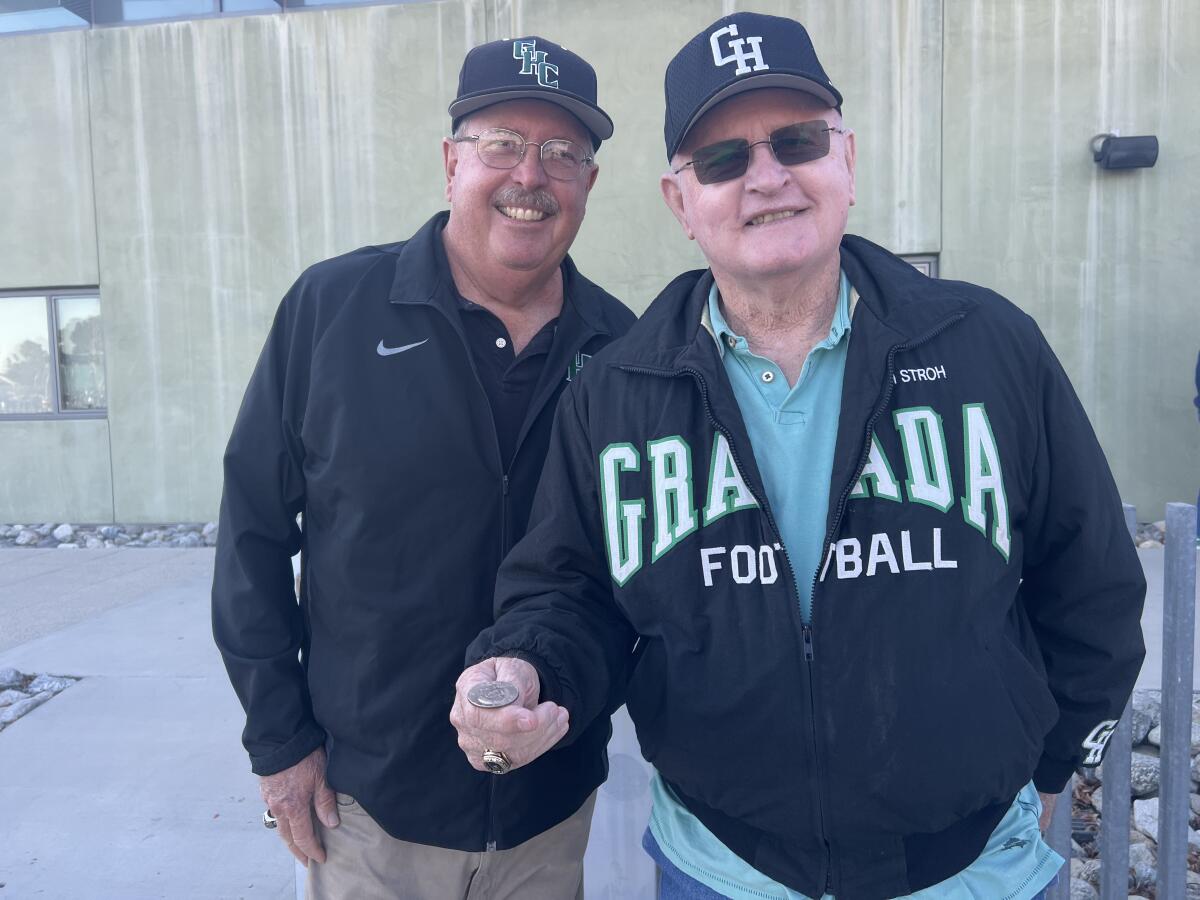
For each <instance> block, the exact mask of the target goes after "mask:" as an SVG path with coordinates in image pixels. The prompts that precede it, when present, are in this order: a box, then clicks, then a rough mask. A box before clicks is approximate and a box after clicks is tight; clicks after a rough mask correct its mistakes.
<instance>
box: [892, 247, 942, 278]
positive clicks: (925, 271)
mask: <svg viewBox="0 0 1200 900" xmlns="http://www.w3.org/2000/svg"><path fill="white" fill-rule="evenodd" d="M900 258H901V259H902V260H904V261H905V262H906V263H908V264H909V265H910V266H912V267H913V268H914V269H916V270H917V271H918V272H920V273H921V274H922V275H926V276H928V277H929V278H938V277H940V276H939V275H938V254H937V253H902V254H900Z"/></svg>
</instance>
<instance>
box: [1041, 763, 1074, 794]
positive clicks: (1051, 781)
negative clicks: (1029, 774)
mask: <svg viewBox="0 0 1200 900" xmlns="http://www.w3.org/2000/svg"><path fill="white" fill-rule="evenodd" d="M1074 772H1075V764H1074V763H1073V762H1071V761H1070V760H1064V759H1054V758H1053V757H1050V756H1043V757H1042V758H1041V759H1040V760H1038V764H1037V768H1036V769H1034V770H1033V786H1034V787H1035V788H1037V789H1038V792H1039V793H1042V794H1060V793H1062V789H1063V788H1065V787H1066V786H1067V782H1068V781H1069V780H1070V778H1071V775H1072V774H1074Z"/></svg>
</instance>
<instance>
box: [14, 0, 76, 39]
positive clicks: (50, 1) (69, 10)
mask: <svg viewBox="0 0 1200 900" xmlns="http://www.w3.org/2000/svg"><path fill="white" fill-rule="evenodd" d="M91 21H92V19H91V0H0V33H4V32H12V31H46V30H49V29H59V28H87V27H88V25H90V24H91Z"/></svg>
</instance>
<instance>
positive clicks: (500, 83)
mask: <svg viewBox="0 0 1200 900" xmlns="http://www.w3.org/2000/svg"><path fill="white" fill-rule="evenodd" d="M522 99H533V100H545V101H546V102H548V103H554V104H556V105H558V106H561V107H562V108H563V109H565V110H566V111H567V112H569V113H571V114H572V115H573V116H575V118H577V119H578V120H579V121H580V122H582V123H583V125H584V127H585V128H587V130H588V131H589V132H591V134H592V137H593V138H594V139H595V142H596V144H597V145H599V144H600V142H601V141H602V140H604V139H606V138H610V137H612V133H613V123H612V119H610V118H609V117H608V114H607V113H606V112H605V111H604V110H602V109H601V108H600V107H599V106H597V105H596V70H595V69H593V68H592V67H591V66H590V65H588V63H587V62H586V61H585V60H584V59H583V57H581V56H578V55H577V54H574V53H572V52H571V51H570V50H565V49H563V48H562V47H560V46H559V45H558V44H555V43H554V42H553V41H548V40H546V39H545V38H541V37H537V36H536V35H530V36H529V37H523V38H517V39H516V40H511V41H509V40H504V41H491V42H490V43H487V44H480V45H479V46H478V47H473V48H471V50H470V52H469V53H467V58H466V59H464V60H463V64H462V70H461V71H460V72H459V73H458V96H457V97H455V98H454V102H453V103H451V104H450V110H449V112H450V118H451V120H452V122H453V126H452V127H458V122H459V120H460V119H462V117H463V116H465V115H468V114H470V113H473V112H475V111H476V110H480V109H483V108H484V107H485V106H491V105H492V104H493V103H502V102H504V101H505V100H522Z"/></svg>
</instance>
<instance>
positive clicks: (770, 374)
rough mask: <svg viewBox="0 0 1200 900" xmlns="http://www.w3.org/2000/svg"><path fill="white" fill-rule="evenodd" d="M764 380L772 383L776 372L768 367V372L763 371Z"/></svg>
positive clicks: (766, 382)
mask: <svg viewBox="0 0 1200 900" xmlns="http://www.w3.org/2000/svg"><path fill="white" fill-rule="evenodd" d="M762 380H763V383H765V384H770V383H771V382H772V381H774V380H775V373H774V372H772V371H770V370H769V369H768V370H767V371H766V372H763V373H762Z"/></svg>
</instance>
